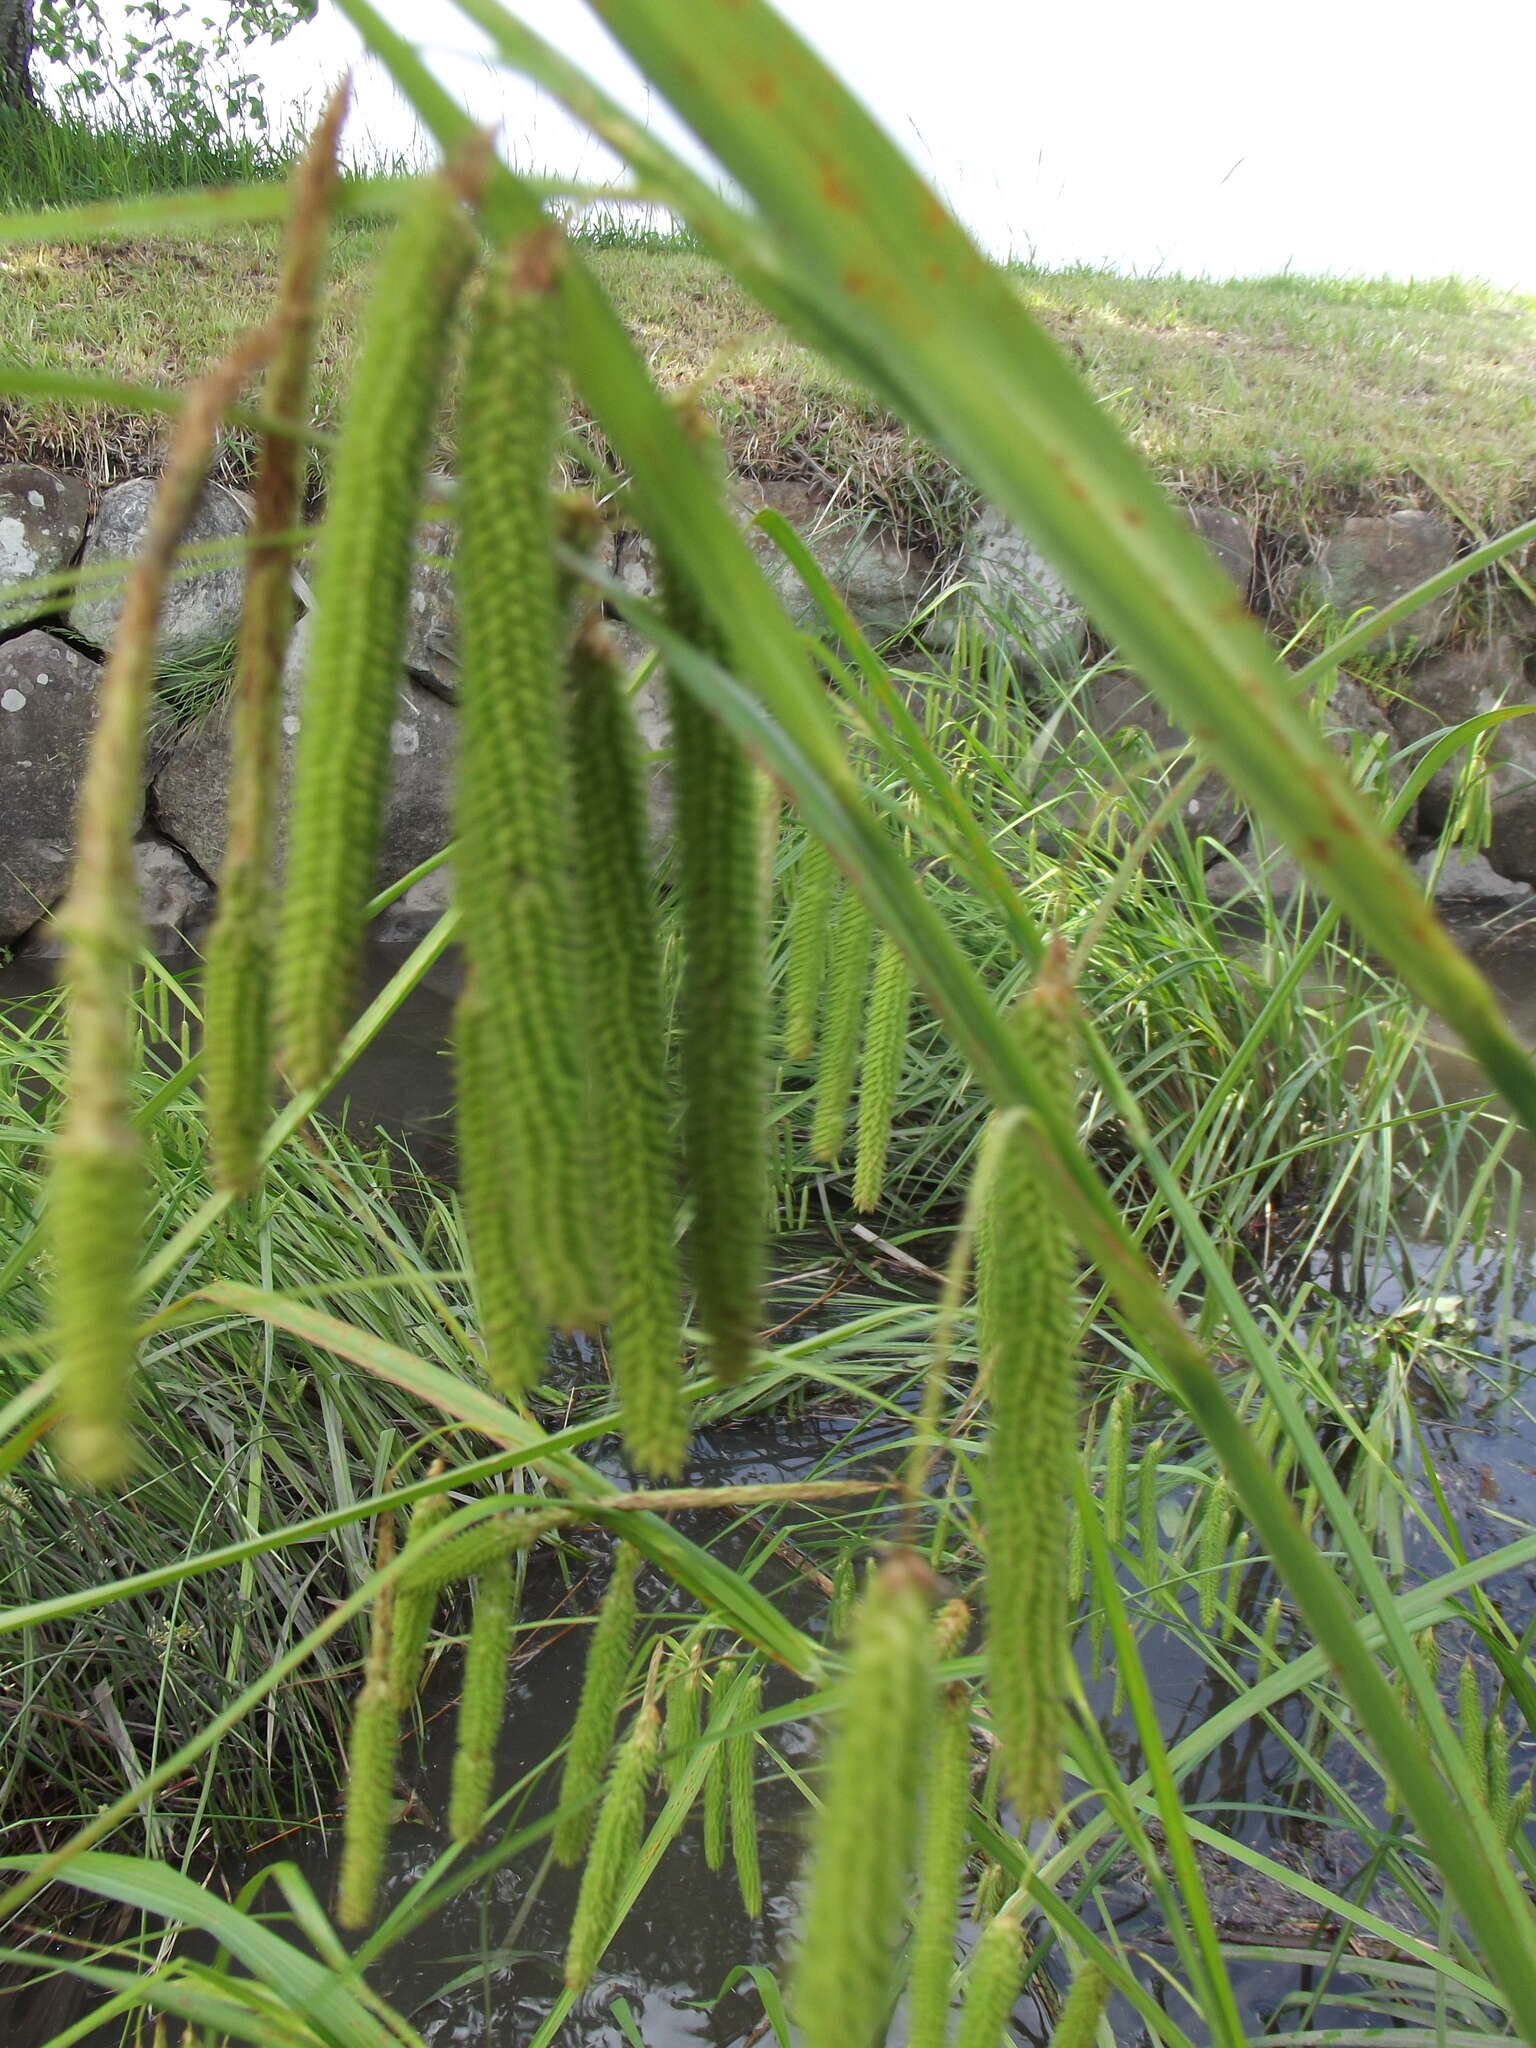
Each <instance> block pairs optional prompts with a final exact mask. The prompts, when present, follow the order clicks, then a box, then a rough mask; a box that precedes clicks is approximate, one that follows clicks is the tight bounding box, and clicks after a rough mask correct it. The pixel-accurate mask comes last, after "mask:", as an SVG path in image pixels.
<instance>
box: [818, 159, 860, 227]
mask: <svg viewBox="0 0 1536 2048" xmlns="http://www.w3.org/2000/svg"><path fill="white" fill-rule="evenodd" d="M817 183H818V184H819V185H820V186H821V196H822V198H823V199H825V200H826V202H827V204H828V206H836V207H838V208H840V209H841V211H842V212H844V213H852V211H853V209H854V206H855V204H856V203H857V202H856V201H855V199H854V196H853V194H852V192H850V191H849V189H848V187H847V186H846V185H845V184H844V183H843V181H842V178H841V177H840V176H839V174H838V169H837V166H836V164H834V163H832V162H831V161H830V160H829V159H828V158H825V157H823V159H822V162H821V168H820V171H819V172H818V174H817Z"/></svg>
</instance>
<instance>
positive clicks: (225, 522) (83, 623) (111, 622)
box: [69, 477, 249, 656]
mask: <svg viewBox="0 0 1536 2048" xmlns="http://www.w3.org/2000/svg"><path fill="white" fill-rule="evenodd" d="M154 495H155V483H154V479H153V478H151V477H135V478H134V479H133V481H132V482H130V483H126V484H116V485H114V486H113V488H112V489H111V490H110V491H107V492H106V493H105V494H104V496H103V497H102V500H101V503H100V504H99V505H98V506H97V508H96V517H95V519H94V520H93V521H92V522H91V530H90V533H89V535H88V536H87V538H86V543H85V551H84V553H83V555H82V556H81V561H80V567H81V571H82V577H85V576H86V575H87V573H88V572H90V571H93V570H100V571H105V570H106V569H107V568H108V567H109V565H111V564H112V563H118V562H124V561H131V560H132V559H133V557H134V556H135V555H138V554H140V553H141V552H142V551H143V547H144V539H145V534H146V531H147V528H148V521H149V509H150V506H151V504H152V503H153V501H154ZM248 523H249V515H248V513H247V511H246V507H245V505H244V504H243V503H242V501H241V500H240V498H238V497H237V496H236V495H235V493H234V492H233V491H229V490H226V489H225V488H224V487H223V485H221V484H215V483H210V484H207V485H205V486H204V488H203V491H202V494H201V495H200V497H199V498H198V501H197V506H196V509H195V510H194V511H193V514H192V518H191V522H190V524H189V525H188V527H187V535H186V541H185V543H184V546H186V547H188V548H196V547H205V546H208V545H209V544H211V543H216V542H220V541H226V542H227V541H235V540H238V539H240V538H241V537H242V536H243V535H244V533H245V531H246V528H247V525H248ZM244 581H245V567H244V563H243V560H242V559H241V557H240V556H239V555H238V554H234V555H231V556H230V558H229V559H228V560H226V561H220V562H219V563H218V564H217V565H216V566H210V567H208V568H200V569H198V570H196V571H195V572H194V573H191V574H188V575H185V576H178V575H173V577H172V580H171V581H170V583H169V584H168V585H167V586H166V593H165V603H164V606H163V608H162V610H161V614H160V627H159V633H158V644H159V648H160V652H161V654H162V655H170V656H176V655H187V654H197V653H201V652H203V651H204V650H206V649H208V648H211V647H218V646H220V645H221V644H222V643H223V642H225V641H228V640H232V639H233V638H234V637H235V632H236V630H237V628H238V626H239V624H240V603H241V593H242V590H243V587H244ZM122 611H123V578H122V576H115V577H112V578H110V579H108V580H105V581H101V582H94V583H93V582H89V581H82V586H81V588H80V590H79V592H78V594H77V595H76V598H75V601H74V603H73V604H72V605H71V606H70V610H69V623H70V627H71V629H72V630H73V631H74V632H76V633H78V634H79V636H80V638H81V639H82V640H85V641H87V642H89V644H90V645H91V646H92V647H102V648H105V647H109V646H110V645H111V644H112V635H113V634H114V633H115V632H116V631H117V622H118V620H119V619H120V618H121V617H122Z"/></svg>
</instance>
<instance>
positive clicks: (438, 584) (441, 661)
mask: <svg viewBox="0 0 1536 2048" xmlns="http://www.w3.org/2000/svg"><path fill="white" fill-rule="evenodd" d="M451 490H452V479H451V478H449V477H429V478H428V479H427V495H428V497H436V498H446V497H447V496H448V495H449V494H450V492H451ZM456 532H457V527H456V523H455V521H454V520H453V518H452V517H451V516H450V515H448V514H447V513H439V514H438V515H437V516H436V517H435V518H429V519H424V520H423V521H422V522H421V524H420V526H418V527H417V529H416V557H415V560H414V562H413V563H412V566H411V585H410V597H409V605H410V611H409V614H408V617H407V621H406V629H405V665H406V667H407V668H408V669H409V670H410V671H411V673H412V675H414V676H416V677H418V678H419V679H420V681H422V682H424V683H425V684H426V686H427V688H428V689H429V690H435V691H436V692H437V694H438V695H439V696H440V697H446V698H447V699H448V701H449V702H450V703H452V702H453V701H454V700H455V699H456V698H457V696H458V694H459V630H458V611H457V607H456V604H455V596H454V583H453V549H454V538H455V535H456Z"/></svg>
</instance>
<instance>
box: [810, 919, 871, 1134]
mask: <svg viewBox="0 0 1536 2048" xmlns="http://www.w3.org/2000/svg"><path fill="white" fill-rule="evenodd" d="M873 940H874V927H873V925H871V923H870V921H869V912H868V911H867V910H866V909H865V907H864V903H863V899H862V898H861V897H859V896H858V895H856V894H855V892H854V891H853V890H852V889H847V890H845V891H844V893H843V900H842V904H841V907H840V908H839V910H838V913H837V921H836V923H835V924H834V925H833V927H832V947H831V955H832V957H831V960H830V962H829V964H828V984H827V1015H826V1022H825V1024H824V1025H823V1027H822V1034H821V1050H820V1057H819V1058H818V1060H817V1062H816V1107H815V1111H814V1114H813V1117H812V1121H811V1154H812V1157H813V1158H816V1159H826V1160H835V1159H836V1158H837V1156H838V1154H839V1153H840V1152H841V1151H842V1149H843V1136H844V1132H845V1129H846V1127H847V1122H848V1100H849V1097H850V1096H851V1095H852V1093H853V1077H854V1074H855V1072H856V1071H857V1069H858V1064H859V1024H860V1021H861V1019H862V1017H863V1014H864V990H865V987H866V986H867V984H868V981H869V955H870V948H871V945H872V943H873Z"/></svg>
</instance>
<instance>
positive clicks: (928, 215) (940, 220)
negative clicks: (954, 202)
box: [923, 192, 950, 230]
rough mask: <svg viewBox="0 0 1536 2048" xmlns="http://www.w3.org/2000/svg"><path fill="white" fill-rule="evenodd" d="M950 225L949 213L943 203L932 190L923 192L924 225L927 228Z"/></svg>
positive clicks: (942, 227)
mask: <svg viewBox="0 0 1536 2048" xmlns="http://www.w3.org/2000/svg"><path fill="white" fill-rule="evenodd" d="M949 225H950V220H949V215H948V213H947V212H946V211H945V210H944V206H943V203H942V202H941V201H940V200H938V199H936V198H935V197H934V195H933V194H932V193H931V192H925V193H924V194H923V226H924V227H925V228H938V229H940V230H942V229H944V228H947V227H948V226H949Z"/></svg>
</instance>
